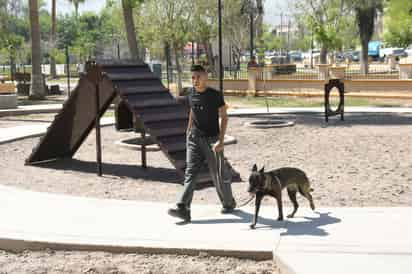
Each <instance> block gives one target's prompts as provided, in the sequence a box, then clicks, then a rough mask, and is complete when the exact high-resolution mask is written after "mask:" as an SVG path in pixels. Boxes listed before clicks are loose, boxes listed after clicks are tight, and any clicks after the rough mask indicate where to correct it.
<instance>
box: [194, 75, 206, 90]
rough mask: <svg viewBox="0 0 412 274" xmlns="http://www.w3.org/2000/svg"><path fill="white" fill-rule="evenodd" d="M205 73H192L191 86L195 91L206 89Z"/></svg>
mask: <svg viewBox="0 0 412 274" xmlns="http://www.w3.org/2000/svg"><path fill="white" fill-rule="evenodd" d="M206 81H207V73H206V72H201V71H194V72H192V84H193V86H194V87H195V89H196V90H198V91H202V90H204V89H205V87H206Z"/></svg>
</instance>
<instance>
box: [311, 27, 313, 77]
mask: <svg viewBox="0 0 412 274" xmlns="http://www.w3.org/2000/svg"><path fill="white" fill-rule="evenodd" d="M310 68H311V69H313V28H312V35H311V38H310Z"/></svg>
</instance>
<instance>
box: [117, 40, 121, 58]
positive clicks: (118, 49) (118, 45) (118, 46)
mask: <svg viewBox="0 0 412 274" xmlns="http://www.w3.org/2000/svg"><path fill="white" fill-rule="evenodd" d="M117 59H119V60H120V41H119V40H117Z"/></svg>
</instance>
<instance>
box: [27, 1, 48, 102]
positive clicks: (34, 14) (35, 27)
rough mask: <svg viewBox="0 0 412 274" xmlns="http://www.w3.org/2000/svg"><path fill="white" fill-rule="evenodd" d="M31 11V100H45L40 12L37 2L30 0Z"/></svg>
mask: <svg viewBox="0 0 412 274" xmlns="http://www.w3.org/2000/svg"><path fill="white" fill-rule="evenodd" d="M29 10H30V33H31V65H32V72H31V85H30V98H31V99H37V100H41V99H44V95H45V94H44V85H43V75H42V73H41V49H40V27H39V10H38V3H37V0H29Z"/></svg>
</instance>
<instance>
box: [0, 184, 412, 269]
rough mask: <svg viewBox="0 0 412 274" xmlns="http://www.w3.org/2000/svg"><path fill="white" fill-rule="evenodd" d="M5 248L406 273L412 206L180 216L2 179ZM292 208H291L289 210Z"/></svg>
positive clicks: (206, 209)
mask: <svg viewBox="0 0 412 274" xmlns="http://www.w3.org/2000/svg"><path fill="white" fill-rule="evenodd" d="M0 203H1V205H2V206H1V207H0V216H2V221H1V222H0V249H5V250H10V251H16V252H18V251H22V250H25V249H30V250H43V249H46V248H52V249H57V250H58V249H66V250H88V251H109V252H153V253H175V254H176V253H178V254H198V253H199V252H201V251H203V252H208V253H209V254H211V255H218V256H222V255H225V256H236V257H243V258H254V259H270V258H272V254H273V258H274V259H275V260H276V262H277V265H278V266H279V267H280V271H281V272H280V273H281V274H285V273H288V274H289V273H299V274H323V273H324V274H347V273H351V274H358V273H359V274H369V273H371V274H379V273H382V274H383V273H385V274H386V273H391V274H401V273H402V274H406V273H410V269H412V234H411V231H412V219H411V218H409V216H411V214H412V208H320V209H318V211H316V212H315V213H313V212H311V211H310V210H309V209H306V208H301V209H300V211H299V212H298V215H297V218H295V219H293V220H287V221H285V222H278V221H275V220H274V218H275V215H276V214H277V213H276V209H275V208H273V207H262V209H261V214H260V219H259V223H258V225H257V229H256V230H251V229H249V223H250V222H251V219H252V212H253V208H251V207H246V208H244V209H241V210H238V211H237V212H235V213H234V214H231V215H222V214H220V212H219V210H220V207H219V206H218V205H194V206H193V208H192V223H191V224H186V225H178V224H176V221H177V220H176V219H174V218H172V217H169V216H168V215H167V213H166V212H167V208H168V206H169V205H167V204H164V203H153V202H135V201H120V200H99V199H93V198H80V197H71V196H65V195H56V194H48V193H38V192H31V191H26V190H20V189H16V188H13V187H5V186H0ZM289 210H290V209H288V208H287V209H285V211H286V212H288V211H289Z"/></svg>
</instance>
